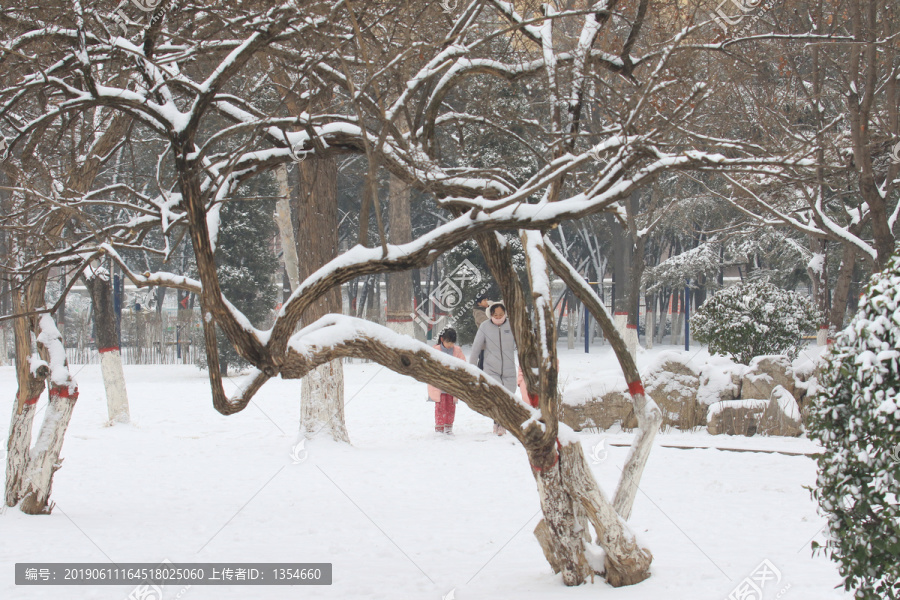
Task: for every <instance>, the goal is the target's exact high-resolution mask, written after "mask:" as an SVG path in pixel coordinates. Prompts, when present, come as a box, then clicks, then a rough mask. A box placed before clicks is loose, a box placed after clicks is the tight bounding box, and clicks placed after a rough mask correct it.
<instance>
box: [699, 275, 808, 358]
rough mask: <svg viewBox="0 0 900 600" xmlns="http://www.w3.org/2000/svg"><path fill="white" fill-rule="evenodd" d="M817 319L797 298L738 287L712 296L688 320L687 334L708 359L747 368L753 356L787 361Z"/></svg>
mask: <svg viewBox="0 0 900 600" xmlns="http://www.w3.org/2000/svg"><path fill="white" fill-rule="evenodd" d="M819 321H820V317H819V314H818V311H817V310H816V308H815V307H814V306H813V304H812V302H811V301H810V300H809V299H808V298H807V297H806V296H803V295H802V294H798V293H796V292H789V291H786V290H782V289H779V288H777V287H775V286H774V285H772V284H771V283H767V282H762V281H759V282H753V283H740V284H736V285H733V286H730V287H727V288H725V289H723V290H721V291H719V292H717V293H716V294H715V295H714V296H713V297H712V298H710V299H709V300H707V301H706V302H704V303H703V304H702V305H701V306H700V308H698V309H697V312H696V313H694V316H693V317H692V318H691V334H692V335H693V336H694V339H696V340H697V341H698V342H700V343H701V344H708V345H709V351H710V353H711V354H727V355H729V356H731V358H732V359H734V360H735V361H737V362H739V363H742V364H745V365H746V364H749V363H750V360H751V359H752V358H753V357H754V356H760V355H763V354H784V355H786V356H787V357H788V358H790V359H791V360H793V359H794V358H795V357H796V356H797V354H798V353H799V351H800V347H801V345H802V343H803V335H804V334H806V333H811V332H813V331H815V329H816V325H817V324H818V323H819Z"/></svg>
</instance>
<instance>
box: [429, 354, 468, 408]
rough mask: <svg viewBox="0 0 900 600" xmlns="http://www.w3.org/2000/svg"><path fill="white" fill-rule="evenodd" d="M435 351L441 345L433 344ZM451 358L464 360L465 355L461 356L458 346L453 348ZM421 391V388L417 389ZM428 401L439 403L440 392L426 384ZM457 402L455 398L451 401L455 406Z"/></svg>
mask: <svg viewBox="0 0 900 600" xmlns="http://www.w3.org/2000/svg"><path fill="white" fill-rule="evenodd" d="M433 348H434V349H435V350H438V351H441V345H440V344H435V345H434V346H433ZM453 357H454V358H458V359H459V360H466V355H465V354H463V351H462V350H461V349H460V347H459V346H453ZM419 389H422V388H419ZM428 399H429V400H431V401H432V402H440V401H441V390H439V389H437V388H436V387H434V386H433V385H431V384H430V383H429V384H428ZM456 402H458V400H457V399H456V398H454V399H453V403H454V404H456Z"/></svg>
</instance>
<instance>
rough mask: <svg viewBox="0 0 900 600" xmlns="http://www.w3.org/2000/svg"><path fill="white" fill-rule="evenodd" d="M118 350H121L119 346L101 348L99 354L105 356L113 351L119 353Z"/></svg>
mask: <svg viewBox="0 0 900 600" xmlns="http://www.w3.org/2000/svg"><path fill="white" fill-rule="evenodd" d="M118 350H119V347H118V346H110V347H109V348H100V350H98V352H99V353H100V354H103V353H104V352H113V351H116V352H118Z"/></svg>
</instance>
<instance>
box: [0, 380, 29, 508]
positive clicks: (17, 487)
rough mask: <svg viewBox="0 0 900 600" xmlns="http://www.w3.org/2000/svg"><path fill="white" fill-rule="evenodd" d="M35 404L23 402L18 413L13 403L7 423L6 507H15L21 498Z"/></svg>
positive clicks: (15, 403)
mask: <svg viewBox="0 0 900 600" xmlns="http://www.w3.org/2000/svg"><path fill="white" fill-rule="evenodd" d="M36 403H37V398H36V397H35V402H34V403H30V402H25V403H24V405H23V406H22V410H21V412H20V411H19V406H18V402H14V403H13V412H12V417H11V419H10V421H9V439H8V440H7V442H6V450H7V454H6V489H5V492H4V498H5V502H6V505H7V506H15V505H16V504H18V502H19V498H21V497H22V487H23V482H24V481H25V469H26V468H27V466H28V452H29V449H30V448H31V428H32V423H33V422H34V406H35V404H36Z"/></svg>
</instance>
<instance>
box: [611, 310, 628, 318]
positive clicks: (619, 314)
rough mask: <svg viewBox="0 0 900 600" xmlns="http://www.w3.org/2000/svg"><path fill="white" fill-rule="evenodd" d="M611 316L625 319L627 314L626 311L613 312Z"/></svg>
mask: <svg viewBox="0 0 900 600" xmlns="http://www.w3.org/2000/svg"><path fill="white" fill-rule="evenodd" d="M613 314H614V315H616V316H617V317H619V316H626V317H627V316H628V312H627V311H626V312H620V311H618V310H617V311H616V312H614V313H613Z"/></svg>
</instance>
